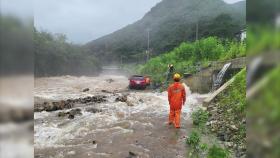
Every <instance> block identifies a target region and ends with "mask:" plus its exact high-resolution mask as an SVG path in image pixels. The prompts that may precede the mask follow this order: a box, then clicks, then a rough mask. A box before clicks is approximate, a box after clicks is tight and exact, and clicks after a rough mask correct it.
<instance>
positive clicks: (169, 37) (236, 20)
mask: <svg viewBox="0 0 280 158" xmlns="http://www.w3.org/2000/svg"><path fill="white" fill-rule="evenodd" d="M245 17H246V2H245V1H242V2H238V3H236V4H227V3H225V2H224V1H223V0H207V1H204V0H172V1H170V0H163V1H161V2H160V3H158V4H157V5H156V6H155V7H153V8H152V9H151V10H150V11H149V12H148V13H147V14H146V15H145V16H144V17H143V18H142V19H141V20H139V21H137V22H135V23H133V24H131V25H128V26H126V27H124V28H123V29H121V30H118V31H116V32H114V33H112V34H109V35H107V36H104V37H102V38H99V39H97V40H94V41H92V42H90V43H88V44H87V46H88V47H89V48H90V49H91V51H92V53H94V54H96V55H97V56H99V57H100V59H101V60H103V61H104V62H109V63H110V62H111V61H115V62H116V61H120V60H121V59H120V58H121V56H124V57H126V58H125V59H124V60H123V62H124V63H129V62H137V61H139V60H140V61H145V60H146V54H145V52H146V50H147V38H148V30H149V32H150V48H151V50H150V51H151V56H152V57H155V56H158V55H160V54H163V53H165V52H169V51H171V50H172V49H174V48H175V47H178V46H179V45H180V44H181V43H182V42H184V41H195V40H196V24H197V23H198V26H199V27H198V32H199V33H198V38H199V39H202V38H205V37H209V36H217V37H219V38H223V39H234V38H236V33H238V32H239V31H240V30H242V29H244V28H245V27H246V18H245ZM205 53H206V52H205ZM164 67H166V66H164Z"/></svg>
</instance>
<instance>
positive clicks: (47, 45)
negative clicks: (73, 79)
mask: <svg viewBox="0 0 280 158" xmlns="http://www.w3.org/2000/svg"><path fill="white" fill-rule="evenodd" d="M34 49H35V76H56V75H96V74H97V73H98V72H99V71H100V70H101V68H100V64H99V62H98V60H97V59H96V58H95V57H94V56H93V55H89V50H88V49H86V48H84V47H82V46H79V45H75V44H71V43H68V42H67V41H66V36H65V35H61V34H56V35H52V34H50V33H47V32H38V31H37V30H36V29H34Z"/></svg>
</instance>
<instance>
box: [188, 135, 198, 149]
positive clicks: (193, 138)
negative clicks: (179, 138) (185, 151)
mask: <svg viewBox="0 0 280 158" xmlns="http://www.w3.org/2000/svg"><path fill="white" fill-rule="evenodd" d="M186 143H187V144H188V145H190V146H191V147H193V148H197V147H198V146H199V143H200V135H199V133H198V132H197V131H192V132H191V134H190V136H189V137H188V138H187V140H186Z"/></svg>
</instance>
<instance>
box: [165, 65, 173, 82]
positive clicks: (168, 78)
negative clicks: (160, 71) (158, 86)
mask: <svg viewBox="0 0 280 158" xmlns="http://www.w3.org/2000/svg"><path fill="white" fill-rule="evenodd" d="M173 73H174V66H173V64H168V71H167V76H166V81H165V84H166V87H167V85H168V83H169V80H170V79H171V78H172V75H173Z"/></svg>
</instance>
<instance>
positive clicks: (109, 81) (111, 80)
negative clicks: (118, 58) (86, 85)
mask: <svg viewBox="0 0 280 158" xmlns="http://www.w3.org/2000/svg"><path fill="white" fill-rule="evenodd" d="M106 82H108V83H112V82H114V80H113V79H111V78H110V79H107V80H106Z"/></svg>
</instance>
